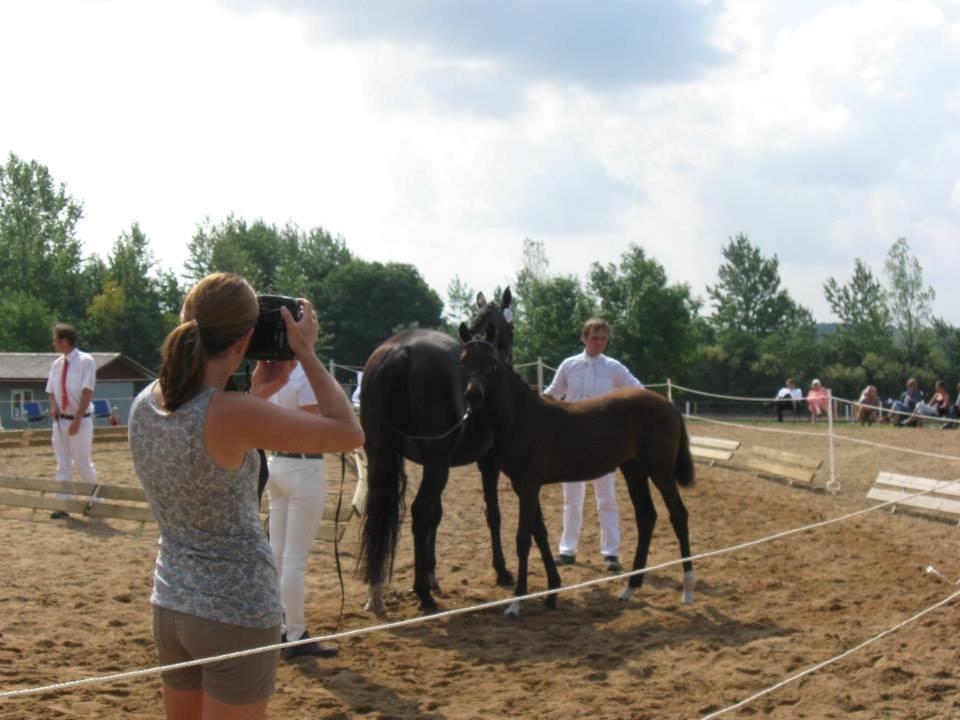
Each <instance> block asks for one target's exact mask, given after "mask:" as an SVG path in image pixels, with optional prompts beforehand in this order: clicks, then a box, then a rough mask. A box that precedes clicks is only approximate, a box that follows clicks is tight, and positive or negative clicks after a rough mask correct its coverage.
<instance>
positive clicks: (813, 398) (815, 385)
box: [807, 380, 829, 423]
mask: <svg viewBox="0 0 960 720" xmlns="http://www.w3.org/2000/svg"><path fill="white" fill-rule="evenodd" d="M828 402H829V400H828V398H827V391H826V390H824V389H823V386H822V385H821V384H820V381H819V380H814V381H813V382H812V383H810V390H808V391H807V409H808V410H809V411H810V422H812V423H816V422H817V418H818V417H819V416H820V415H823V414H824V413H826V412H827V403H828Z"/></svg>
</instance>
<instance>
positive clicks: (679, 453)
mask: <svg viewBox="0 0 960 720" xmlns="http://www.w3.org/2000/svg"><path fill="white" fill-rule="evenodd" d="M492 330H493V329H492V328H489V329H488V332H486V333H485V335H484V336H483V337H482V338H480V337H478V336H477V334H476V333H475V332H474V331H473V330H471V329H468V328H467V326H466V325H465V324H463V325H461V326H460V337H461V339H462V340H463V342H464V345H463V350H462V352H461V364H462V367H463V370H464V373H465V375H466V380H467V386H466V394H467V402H468V404H469V405H470V406H471V407H472V408H473V412H475V413H480V412H484V413H485V414H486V419H487V422H489V423H490V424H491V427H492V429H493V436H494V441H493V447H494V452H495V455H496V461H497V462H498V464H499V465H500V469H501V470H503V472H504V474H506V475H507V476H508V477H509V478H510V482H511V483H512V485H513V489H514V491H515V492H516V493H517V498H518V499H519V503H520V515H519V519H518V523H517V586H516V591H515V595H516V596H518V597H519V596H522V595H526V594H527V560H528V556H529V554H530V545H531V542H530V537H531V535H532V536H533V539H534V540H535V541H536V543H537V547H538V548H539V550H540V555H541V556H542V557H543V564H544V568H545V569H546V573H547V583H548V587H549V588H550V589H551V590H552V589H556V588H558V587H560V574H559V573H558V572H557V566H556V563H555V562H554V559H553V554H552V553H551V551H550V543H549V540H548V538H547V529H546V526H545V524H544V521H543V512H542V510H541V508H540V487H541V486H542V485H544V484H546V483H555V482H569V481H576V480H589V479H591V478H596V477H600V476H601V475H604V474H606V473H608V472H611V471H613V470H615V469H616V468H618V467H619V468H620V470H621V472H622V473H623V476H624V478H625V479H626V481H627V488H628V489H629V491H630V500H631V501H632V503H633V508H634V515H635V518H636V522H637V551H636V555H635V556H634V561H633V569H634V570H640V569H642V568H644V567H646V564H647V554H648V552H649V550H650V539H651V538H652V536H653V527H654V524H655V523H656V519H657V512H656V509H655V508H654V505H653V498H652V497H651V496H650V486H649V484H648V482H647V478H650V479H652V480H653V483H654V485H656V486H657V488H658V489H659V490H660V494H661V495H662V496H663V500H664V502H665V503H666V506H667V508H668V509H669V512H670V522H671V524H672V525H673V529H674V532H675V533H676V535H677V539H678V540H679V542H680V555H681V557H684V558H688V557H690V540H689V532H688V530H687V509H686V508H685V507H684V504H683V500H682V499H681V498H680V493H679V491H678V485H681V486H687V487H689V486H691V485H693V481H694V469H693V458H692V457H691V455H690V446H689V441H688V438H687V430H686V427H685V425H684V422H683V417H682V416H681V415H680V413H679V412H678V411H677V409H676V408H675V407H673V405H672V404H671V403H670V402H669V401H668V400H667V399H665V398H664V397H663V396H661V395H658V394H657V393H654V392H651V391H649V390H641V389H639V388H624V389H621V390H615V391H613V392H611V393H608V394H606V395H602V396H600V397H596V398H591V399H589V400H581V401H579V402H569V403H568V402H561V401H558V400H553V399H552V398H549V397H546V396H542V395H540V394H538V393H537V392H536V391H535V390H533V389H531V388H530V386H529V385H527V383H526V382H525V381H524V380H523V378H521V377H520V376H519V375H517V374H516V373H515V372H514V371H513V369H512V368H511V367H510V366H509V365H507V364H506V363H505V362H504V360H503V358H502V357H501V356H500V354H499V353H498V352H497V349H496V347H495V346H494V345H493V344H492V343H491V340H493V338H494V336H495V333H494V332H493V331H492ZM683 570H684V573H683V596H682V600H683V602H685V603H691V602H693V589H694V586H695V583H696V580H695V578H694V574H693V564H692V563H691V562H690V561H689V560H684V561H683ZM643 577H644V576H643V574H642V573H641V574H638V575H631V576H630V579H629V581H628V585H627V587H626V588H625V589H624V591H623V593H622V594H621V595H620V600H621V601H626V600H628V599H629V598H630V597H631V595H632V594H633V593H634V591H635V590H636V589H637V588H639V587H640V586H641V585H642V584H643ZM556 602H557V596H556V594H551V595H548V596H547V598H546V604H547V606H548V607H556ZM519 613H520V604H519V601H514V602H513V603H512V604H511V605H510V606H509V608H508V609H507V615H512V616H514V617H515V616H517V615H519Z"/></svg>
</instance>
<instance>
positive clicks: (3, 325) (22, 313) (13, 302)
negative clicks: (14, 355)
mask: <svg viewBox="0 0 960 720" xmlns="http://www.w3.org/2000/svg"><path fill="white" fill-rule="evenodd" d="M55 322H56V316H55V315H54V314H53V312H52V311H51V310H50V308H49V307H47V304H46V303H45V302H43V300H41V299H40V298H38V297H35V296H33V295H28V294H27V293H25V292H23V291H22V290H11V291H10V292H4V293H0V352H38V351H50V335H51V330H52V328H53V325H54V323H55Z"/></svg>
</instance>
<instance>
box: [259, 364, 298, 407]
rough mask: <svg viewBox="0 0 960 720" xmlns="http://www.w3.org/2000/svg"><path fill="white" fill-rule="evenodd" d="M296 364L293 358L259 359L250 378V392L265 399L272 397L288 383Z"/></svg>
mask: <svg viewBox="0 0 960 720" xmlns="http://www.w3.org/2000/svg"><path fill="white" fill-rule="evenodd" d="M295 366H296V363H295V362H294V361H293V360H258V361H257V367H256V368H255V369H254V371H253V376H252V377H251V378H250V393H251V394H252V395H256V396H257V397H260V398H263V399H266V398H268V397H270V396H271V395H273V394H274V393H275V392H277V391H278V390H280V388H282V387H283V386H284V385H286V384H287V380H289V379H290V373H292V372H293V368H294V367H295Z"/></svg>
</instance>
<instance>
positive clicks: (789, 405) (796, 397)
mask: <svg viewBox="0 0 960 720" xmlns="http://www.w3.org/2000/svg"><path fill="white" fill-rule="evenodd" d="M802 401H803V390H801V389H800V388H798V387H797V384H796V383H795V382H794V381H793V378H787V381H786V384H785V386H784V387H782V388H780V391H779V392H778V393H777V399H776V400H775V401H774V403H773V404H774V405H775V406H776V408H777V422H783V411H784V410H790V411H791V412H792V413H793V416H794V417H797V416H798V415H799V414H800V404H801V402H802Z"/></svg>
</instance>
